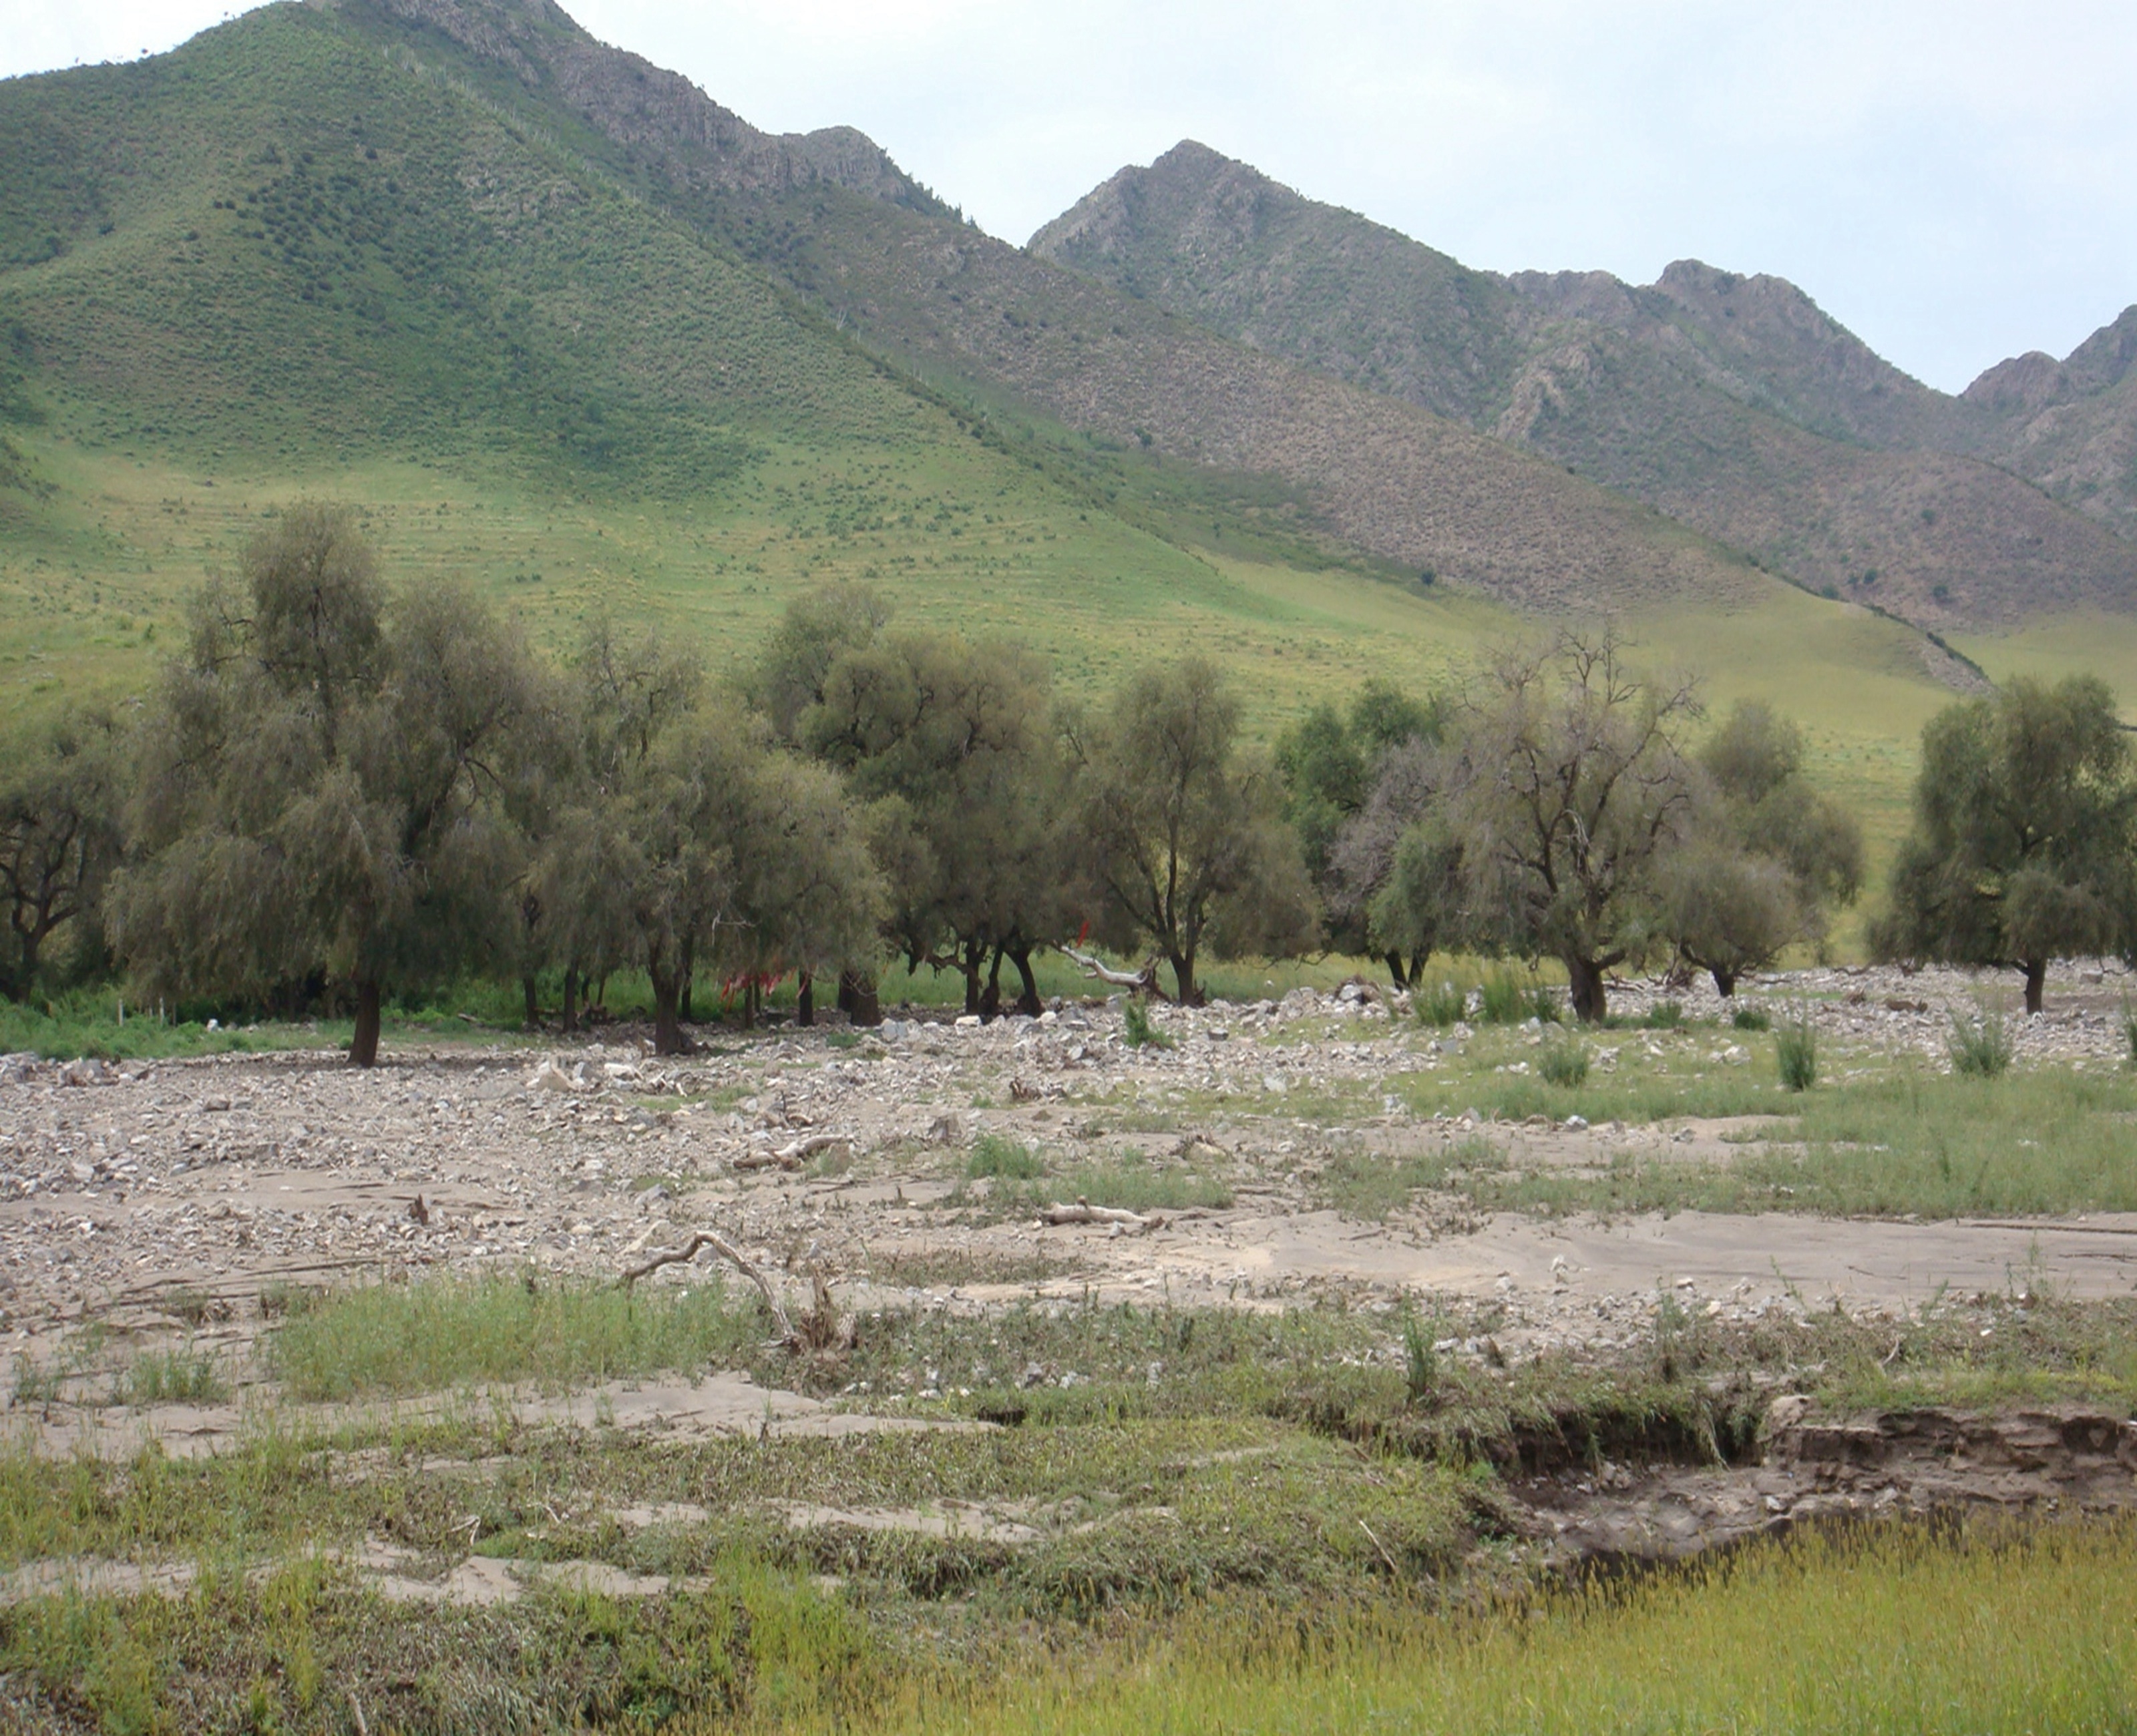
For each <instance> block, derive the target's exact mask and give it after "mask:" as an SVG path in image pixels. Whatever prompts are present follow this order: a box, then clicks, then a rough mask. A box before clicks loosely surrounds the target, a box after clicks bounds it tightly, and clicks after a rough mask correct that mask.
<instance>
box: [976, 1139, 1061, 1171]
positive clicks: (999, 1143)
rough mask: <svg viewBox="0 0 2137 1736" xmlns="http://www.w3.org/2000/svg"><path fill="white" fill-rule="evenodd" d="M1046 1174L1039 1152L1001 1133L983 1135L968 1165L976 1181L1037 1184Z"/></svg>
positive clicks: (977, 1141) (977, 1140)
mask: <svg viewBox="0 0 2137 1736" xmlns="http://www.w3.org/2000/svg"><path fill="white" fill-rule="evenodd" d="M1045 1173H1046V1165H1045V1164H1044V1163H1043V1162H1042V1161H1041V1160H1040V1159H1039V1153H1038V1152H1037V1151H1035V1150H1033V1149H1032V1148H1031V1147H1030V1146H1029V1145H1018V1144H1017V1143H1016V1141H1015V1140H1008V1139H1004V1138H1003V1137H1002V1136H1001V1135H1000V1134H999V1133H983V1134H981V1135H980V1136H979V1138H977V1139H976V1140H974V1141H973V1142H972V1155H971V1158H970V1159H968V1160H966V1165H965V1174H966V1177H967V1178H968V1179H971V1180H973V1181H986V1180H993V1179H1001V1180H1005V1181H1036V1180H1038V1179H1039V1177H1040V1176H1042V1175H1044V1174H1045Z"/></svg>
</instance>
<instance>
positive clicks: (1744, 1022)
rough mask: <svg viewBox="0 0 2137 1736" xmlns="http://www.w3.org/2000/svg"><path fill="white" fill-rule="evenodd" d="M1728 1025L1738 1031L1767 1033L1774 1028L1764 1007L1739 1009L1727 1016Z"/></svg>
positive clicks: (1772, 1021) (1771, 1019) (1771, 1018)
mask: <svg viewBox="0 0 2137 1736" xmlns="http://www.w3.org/2000/svg"><path fill="white" fill-rule="evenodd" d="M1729 1023H1730V1024H1732V1025H1734V1026H1735V1028H1737V1029H1738V1030H1740V1031H1769V1030H1771V1029H1772V1028H1773V1027H1774V1020H1773V1017H1772V1015H1771V1014H1769V1013H1768V1012H1767V1011H1766V1009H1765V1008H1764V1007H1739V1008H1737V1009H1736V1010H1735V1012H1733V1013H1731V1014H1730V1015H1729Z"/></svg>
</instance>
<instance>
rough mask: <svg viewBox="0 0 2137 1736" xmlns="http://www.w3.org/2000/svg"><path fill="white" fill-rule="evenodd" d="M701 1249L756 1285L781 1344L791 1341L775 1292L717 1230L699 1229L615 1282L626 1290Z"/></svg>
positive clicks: (788, 1323) (790, 1323)
mask: <svg viewBox="0 0 2137 1736" xmlns="http://www.w3.org/2000/svg"><path fill="white" fill-rule="evenodd" d="M701 1247H709V1248H710V1249H712V1251H713V1252H714V1253H716V1254H718V1256H719V1257H721V1258H722V1259H723V1260H725V1261H726V1262H728V1264H729V1265H730V1266H732V1267H734V1268H735V1270H736V1271H737V1272H740V1273H741V1274H742V1276H744V1277H746V1278H747V1279H748V1280H749V1281H750V1282H751V1283H752V1284H754V1285H756V1286H757V1294H758V1295H759V1296H762V1297H763V1298H764V1306H766V1307H767V1308H768V1309H770V1310H771V1311H772V1320H773V1322H774V1323H775V1324H776V1325H777V1326H778V1328H779V1338H780V1342H781V1343H782V1344H791V1343H792V1342H794V1322H793V1321H792V1320H789V1319H788V1318H787V1317H786V1307H785V1306H784V1305H783V1304H782V1303H781V1301H780V1300H779V1296H778V1294H777V1292H776V1291H774V1290H773V1289H772V1286H771V1284H770V1283H769V1282H768V1281H767V1280H766V1278H765V1276H764V1274H763V1273H762V1272H759V1271H758V1270H757V1267H755V1266H753V1265H752V1264H751V1263H750V1262H749V1261H748V1260H747V1259H746V1258H745V1257H743V1256H742V1252H741V1250H740V1249H738V1248H737V1247H735V1245H734V1243H733V1242H730V1241H728V1238H726V1237H724V1236H723V1235H722V1234H721V1233H719V1232H718V1230H699V1232H698V1233H697V1234H695V1235H694V1236H693V1237H691V1238H690V1239H689V1242H686V1243H684V1246H682V1247H679V1248H676V1249H675V1250H674V1252H670V1253H664V1254H655V1256H654V1257H652V1258H651V1259H650V1260H648V1261H647V1262H645V1264H644V1265H643V1266H634V1267H631V1268H630V1270H629V1271H628V1272H625V1273H624V1274H623V1276H621V1277H620V1278H618V1279H617V1280H616V1281H617V1282H618V1283H620V1284H621V1285H622V1286H623V1287H624V1288H625V1289H626V1290H629V1289H630V1288H631V1287H632V1286H635V1284H636V1283H637V1282H638V1281H639V1280H640V1278H643V1277H647V1276H650V1275H651V1274H653V1273H654V1272H658V1271H660V1268H661V1267H664V1266H679V1265H681V1264H682V1263H683V1262H684V1261H686V1260H694V1259H695V1258H697V1257H698V1250H699V1248H701Z"/></svg>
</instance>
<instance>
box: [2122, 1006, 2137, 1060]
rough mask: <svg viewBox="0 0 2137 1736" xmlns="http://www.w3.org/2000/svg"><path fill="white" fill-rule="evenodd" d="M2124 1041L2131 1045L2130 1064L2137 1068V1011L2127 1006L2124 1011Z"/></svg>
mask: <svg viewBox="0 0 2137 1736" xmlns="http://www.w3.org/2000/svg"><path fill="white" fill-rule="evenodd" d="M2122 1040H2123V1042H2124V1043H2126V1044H2128V1045H2129V1048H2130V1065H2131V1066H2132V1067H2137V1010H2133V1009H2130V1007H2129V1006H2127V1005H2125V1006H2124V1008H2123V1009H2122Z"/></svg>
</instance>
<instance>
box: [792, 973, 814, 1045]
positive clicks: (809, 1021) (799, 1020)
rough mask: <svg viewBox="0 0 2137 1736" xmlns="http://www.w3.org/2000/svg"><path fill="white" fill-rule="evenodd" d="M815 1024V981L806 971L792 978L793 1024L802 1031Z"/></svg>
mask: <svg viewBox="0 0 2137 1736" xmlns="http://www.w3.org/2000/svg"><path fill="white" fill-rule="evenodd" d="M815 1022H816V979H815V977H813V976H811V975H810V974H809V973H808V972H807V971H806V970H803V971H800V972H798V973H796V976H795V978H794V1023H795V1024H796V1025H798V1026H800V1027H801V1028H803V1029H804V1030H806V1029H807V1028H809V1027H810V1026H811V1025H813V1024H815Z"/></svg>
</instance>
